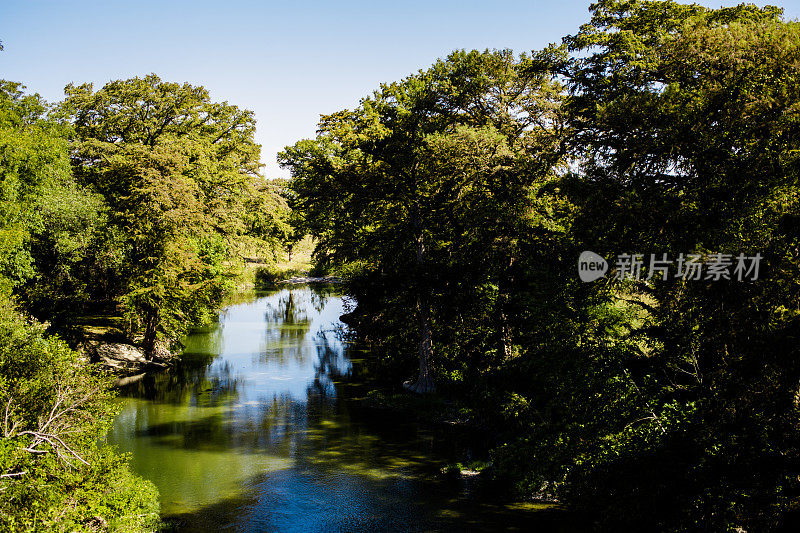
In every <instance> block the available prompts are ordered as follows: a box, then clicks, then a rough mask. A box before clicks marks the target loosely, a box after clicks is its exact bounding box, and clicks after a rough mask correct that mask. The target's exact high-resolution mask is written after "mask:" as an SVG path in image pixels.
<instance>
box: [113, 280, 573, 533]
mask: <svg viewBox="0 0 800 533" xmlns="http://www.w3.org/2000/svg"><path fill="white" fill-rule="evenodd" d="M345 311H346V309H345V300H344V299H343V298H342V297H341V296H339V295H337V294H336V293H334V292H332V291H331V290H330V289H318V288H310V287H305V286H304V287H292V288H286V289H283V290H280V291H277V292H274V293H271V294H266V295H259V296H256V295H249V296H242V297H241V298H240V299H239V301H238V302H235V303H233V304H232V305H230V306H229V307H227V309H226V310H225V311H224V312H223V313H222V314H221V316H220V320H219V324H218V325H216V326H215V327H211V328H208V329H206V330H204V331H199V332H196V333H194V334H192V335H190V336H189V337H188V339H187V341H186V349H185V353H184V355H183V356H182V362H181V363H180V365H179V366H178V368H176V369H174V370H171V371H169V372H165V373H161V374H157V375H152V376H147V377H145V378H144V379H143V380H142V381H140V382H138V383H136V384H134V385H131V386H129V387H128V388H127V389H125V390H124V391H123V392H122V398H121V401H122V402H124V407H123V410H122V412H121V414H120V415H119V416H118V417H117V419H116V421H115V423H114V427H113V428H112V430H111V432H110V433H109V436H108V441H109V442H110V443H111V444H114V445H117V446H118V447H119V449H120V450H121V451H124V452H130V453H131V454H132V466H133V469H134V470H135V471H136V472H137V473H138V474H140V475H142V476H144V477H146V478H148V479H150V480H152V481H153V482H155V484H156V485H157V486H158V489H159V491H160V494H161V504H162V511H163V514H164V516H165V517H166V518H168V519H169V520H171V521H172V523H174V524H176V525H177V529H178V530H180V531H223V530H224V531H258V532H267V531H439V530H448V531H464V530H480V531H493V530H523V531H527V530H538V531H551V530H553V529H554V527H555V526H556V525H557V524H559V521H558V515H557V514H556V515H553V513H549V512H542V511H539V512H536V511H535V510H534V507H535V506H530V505H528V506H495V505H489V504H479V503H478V502H476V501H473V499H472V498H471V497H470V487H469V484H465V483H462V482H460V481H456V482H452V481H451V482H445V481H443V480H442V476H440V475H438V467H439V466H440V465H441V464H442V457H441V456H437V455H436V453H439V450H440V449H441V448H442V446H441V444H442V443H440V442H439V440H441V437H440V436H437V435H435V434H433V433H430V432H426V431H424V430H421V429H419V428H417V427H416V426H415V425H414V424H413V423H411V422H408V421H402V420H398V419H396V416H395V415H392V414H388V413H383V414H377V415H376V414H375V413H374V412H369V411H366V410H364V409H363V408H359V407H358V404H357V403H356V402H353V401H352V397H354V396H357V395H358V393H357V392H356V391H357V387H355V386H352V385H345V384H343V383H341V382H340V378H341V377H342V376H344V375H347V374H348V372H349V371H350V370H351V365H352V364H354V363H357V359H356V358H355V357H354V352H353V349H352V348H349V347H348V345H347V344H346V342H344V340H343V336H342V332H343V331H344V328H345V326H344V325H343V324H342V323H341V322H340V321H339V316H340V315H341V314H342V313H343V312H345ZM444 444H447V443H444ZM451 444H452V443H451ZM444 448H448V446H444ZM561 525H563V524H561ZM556 529H560V528H556Z"/></svg>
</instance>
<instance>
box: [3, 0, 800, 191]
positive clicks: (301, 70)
mask: <svg viewBox="0 0 800 533" xmlns="http://www.w3.org/2000/svg"><path fill="white" fill-rule="evenodd" d="M590 3H591V2H590V1H589V0H561V1H550V2H547V1H540V0H528V1H502V0H499V1H489V0H482V1H474V0H449V1H434V0H428V1H419V0H406V1H396V2H378V1H377V0H373V1H370V2H366V1H360V0H356V1H354V0H341V1H339V2H329V3H327V2H309V1H295V2H292V1H284V2H280V3H278V2H268V1H262V2H256V1H244V0H225V1H216V2H207V1H203V0H194V1H168V0H162V1H160V2H159V1H151V0H139V1H131V2H124V3H123V2H119V1H114V0H102V1H81V0H70V1H66V0H61V1H57V0H50V1H39V0H2V3H1V4H0V40H2V41H3V45H4V46H5V51H4V52H0V78H4V79H8V80H13V81H20V82H23V83H24V84H25V85H27V86H28V88H29V90H30V91H32V92H38V93H39V94H41V95H42V96H43V97H44V98H45V99H47V100H48V101H51V102H52V101H57V100H60V99H61V98H62V96H63V89H64V86H65V85H66V84H67V83H69V82H75V83H83V82H93V83H94V84H95V86H96V87H99V86H101V85H102V84H104V83H105V82H107V81H109V80H112V79H120V78H129V77H133V76H137V75H144V74H148V73H150V72H155V73H156V74H158V75H159V76H161V78H162V79H164V80H168V81H178V82H183V81H188V82H190V83H192V84H196V85H203V86H205V87H206V88H207V89H209V91H210V92H211V96H212V98H213V99H214V100H218V101H221V100H227V101H229V102H231V103H233V104H236V105H238V106H240V107H243V108H247V109H251V110H253V111H255V113H256V118H257V120H258V133H257V135H256V140H257V141H258V142H260V143H261V144H262V145H263V152H262V161H263V162H264V163H265V165H266V167H265V174H266V175H267V176H270V177H274V176H279V175H285V174H284V173H283V171H281V170H279V169H278V166H277V164H276V163H275V154H276V153H277V152H278V151H280V150H281V149H282V148H283V147H284V146H285V145H287V144H293V143H294V142H295V141H296V140H298V139H301V138H305V137H313V136H314V133H315V130H316V124H317V120H318V118H319V115H320V114H326V113H332V112H334V111H337V110H339V109H343V108H351V107H353V106H355V105H356V104H357V103H358V100H359V98H361V97H362V96H364V95H366V94H369V93H370V92H371V91H372V90H373V89H375V88H377V86H378V84H379V83H380V82H384V81H394V80H398V79H401V78H402V77H404V76H406V75H408V74H409V73H412V72H415V71H416V70H418V69H420V68H425V67H427V66H428V65H430V64H431V63H433V62H434V61H435V60H436V59H437V58H439V57H443V56H445V55H447V53H448V52H450V51H452V50H455V49H460V48H466V49H473V48H476V49H480V50H482V49H485V48H498V49H500V48H511V49H513V50H515V51H517V52H522V51H530V50H532V49H536V48H541V47H543V46H545V45H547V44H548V43H550V42H556V41H560V38H561V37H562V36H564V35H566V34H569V33H574V32H576V31H577V29H578V27H579V26H580V25H581V24H583V23H584V22H586V21H588V19H589V12H588V7H589V4H590ZM698 3H701V4H703V5H707V6H709V7H719V6H720V5H736V4H737V3H739V2H736V1H733V2H729V1H721V0H717V1H700V2H698ZM755 3H756V4H758V5H764V4H778V5H782V6H783V7H784V9H785V11H786V16H787V18H791V19H796V18H798V17H800V1H798V0H784V1H783V2H780V1H777V0H773V1H772V2H755Z"/></svg>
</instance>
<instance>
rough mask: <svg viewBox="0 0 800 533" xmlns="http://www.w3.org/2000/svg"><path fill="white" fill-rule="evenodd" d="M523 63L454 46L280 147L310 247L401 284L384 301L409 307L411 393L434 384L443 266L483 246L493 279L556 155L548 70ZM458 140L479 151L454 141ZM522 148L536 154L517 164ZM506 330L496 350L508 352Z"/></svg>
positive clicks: (509, 259)
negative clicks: (535, 185)
mask: <svg viewBox="0 0 800 533" xmlns="http://www.w3.org/2000/svg"><path fill="white" fill-rule="evenodd" d="M527 61H528V60H527V59H526V58H524V57H523V58H521V59H519V60H518V59H516V58H515V57H514V56H513V54H511V53H510V52H508V51H504V52H484V53H478V52H470V53H467V52H456V53H454V54H452V55H451V56H450V57H448V58H447V60H445V61H439V62H437V63H436V64H435V65H434V66H433V67H431V68H430V69H429V70H427V71H424V72H420V73H418V74H415V75H412V76H409V77H407V78H406V79H404V80H403V81H402V82H399V83H392V84H385V85H382V86H381V88H380V90H378V91H376V92H375V93H373V95H372V96H371V97H368V98H365V99H363V100H362V101H361V104H360V106H359V107H358V108H357V109H355V110H353V111H341V112H339V113H336V114H334V115H330V116H326V117H323V119H322V121H321V123H320V130H319V131H320V133H319V135H318V137H317V139H316V140H313V141H310V140H308V141H300V142H298V143H297V144H296V145H294V146H293V147H288V148H287V149H286V151H285V152H283V153H282V154H281V156H280V160H281V163H282V165H283V166H285V167H288V168H290V169H291V171H292V176H293V178H292V181H291V182H290V187H291V188H292V190H293V191H294V193H295V194H296V195H297V198H296V201H295V203H294V205H293V207H294V208H295V209H296V210H298V211H300V212H301V213H302V214H303V217H304V219H305V224H306V227H307V228H308V230H309V231H310V232H311V233H312V234H314V235H315V236H317V237H318V238H319V246H318V250H319V252H318V253H319V255H320V256H321V257H322V258H323V259H324V260H328V261H334V262H339V263H346V262H348V261H366V262H367V263H368V264H370V265H371V266H372V268H373V269H374V271H376V272H379V273H380V275H382V276H385V277H387V278H388V279H390V280H391V282H390V283H393V284H396V285H397V287H398V288H399V289H400V291H398V292H394V293H393V294H394V296H392V298H393V299H394V300H395V301H394V302H393V304H392V305H393V306H394V307H395V308H396V309H398V310H399V309H400V308H406V309H408V308H410V309H413V312H414V315H415V322H416V336H417V344H418V350H417V360H418V367H419V369H418V377H417V379H416V380H415V381H413V382H407V384H406V385H407V387H408V388H410V389H411V390H414V391H416V392H429V391H432V390H433V388H434V379H433V371H432V369H431V364H432V359H433V355H434V347H433V336H434V333H435V332H434V331H433V323H434V320H435V318H434V314H435V313H437V312H438V310H441V309H442V308H443V306H444V305H445V304H444V303H443V302H444V301H445V300H446V299H447V297H448V296H447V295H446V292H447V290H448V287H446V285H445V284H444V283H443V281H444V280H445V279H446V278H447V276H445V275H443V272H444V271H445V270H447V269H448V268H452V267H453V266H456V268H458V267H461V266H463V265H464V262H463V260H464V257H463V256H457V257H455V258H454V257H453V253H454V252H457V253H475V252H476V251H479V250H480V252H479V253H480V255H481V257H486V259H487V262H490V261H491V260H492V259H491V258H490V256H491V255H492V254H497V255H500V256H502V257H503V259H502V260H501V262H502V264H503V265H504V267H503V268H504V270H503V271H501V272H495V274H494V276H495V277H497V276H499V278H501V279H503V280H504V281H505V280H506V279H507V278H508V272H507V270H508V267H509V266H510V265H512V264H513V261H514V259H513V256H514V253H515V252H514V251H513V244H512V243H513V240H514V238H513V237H510V238H509V239H505V237H503V236H502V234H503V233H504V232H506V231H507V230H509V229H510V228H509V227H508V226H509V225H510V224H512V222H509V221H510V220H513V219H514V217H515V216H516V215H517V214H518V212H519V210H520V209H522V208H521V207H520V206H519V205H518V204H517V202H518V200H519V199H520V198H522V199H524V198H525V197H526V194H525V192H524V191H525V190H526V188H527V187H529V186H530V184H531V183H532V182H533V181H535V180H536V179H539V178H541V177H542V176H543V175H546V174H547V173H548V172H550V171H551V169H552V167H553V165H554V164H555V162H556V161H557V159H558V156H557V151H558V150H557V146H556V145H557V143H555V144H554V142H553V139H555V138H556V137H555V136H554V135H553V134H552V131H553V130H554V129H555V127H556V122H557V120H556V115H555V113H554V112H555V109H557V95H558V90H557V88H556V87H555V86H553V85H552V83H551V82H550V80H549V79H548V78H545V77H542V76H536V75H531V76H528V75H526V73H525V65H526V62H527ZM464 142H468V143H472V144H471V145H470V148H472V147H473V146H477V148H478V150H477V152H475V153H471V152H468V151H466V150H464V149H461V148H459V145H460V144H461V143H464ZM522 154H527V155H528V156H533V155H537V156H541V159H540V161H539V162H538V163H537V164H533V163H531V162H530V160H526V161H524V162H523V161H522V159H523V158H522ZM476 163H477V165H476ZM523 166H524V167H525V169H524V170H523V169H522V167H523ZM512 168H513V169H515V170H513V171H512V170H511V169H512ZM470 217H479V219H480V220H482V221H485V222H486V223H487V225H486V226H481V228H482V229H483V230H487V231H485V233H482V234H481V233H479V232H470V230H469V229H465V228H469V227H470V224H475V222H476V221H475V219H474V218H473V219H472V220H471V221H470V220H469V219H470ZM459 224H462V225H461V226H459ZM473 227H474V226H473ZM459 229H464V230H465V231H467V232H468V236H467V238H466V239H465V238H464V235H462V234H460V233H457V231H458V230H459ZM470 239H472V240H473V242H470ZM474 240H479V241H481V242H482V244H476V243H475V242H474ZM484 245H485V246H484ZM484 248H487V249H488V250H491V251H486V250H485V249H484ZM454 259H455V260H454ZM459 260H462V261H461V262H460V261H459ZM491 268H493V267H490V269H491ZM485 274H486V272H485V271H484V275H485ZM481 281H485V280H481ZM501 285H502V288H501V289H500V292H501V293H502V295H501V296H500V300H501V301H502V300H503V299H504V298H506V297H507V294H506V288H505V287H506V285H505V284H503V283H501ZM400 292H405V293H407V294H410V295H412V296H410V297H404V296H403V294H401V293H400ZM505 305H506V304H505V303H501V304H500V308H501V309H500V311H499V313H498V316H499V318H500V320H501V321H502V320H504V318H503V316H504V313H505V311H504V310H503V307H504V306H505ZM505 331H506V333H503V334H502V335H501V337H502V340H501V341H500V343H501V344H502V345H503V348H502V349H501V351H502V352H503V353H507V354H510V344H511V340H510V338H509V335H508V331H507V328H506V330H505Z"/></svg>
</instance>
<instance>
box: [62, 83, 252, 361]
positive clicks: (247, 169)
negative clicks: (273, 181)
mask: <svg viewBox="0 0 800 533" xmlns="http://www.w3.org/2000/svg"><path fill="white" fill-rule="evenodd" d="M66 95H67V97H66V99H65V101H64V102H63V104H62V105H61V108H60V111H59V115H60V116H61V117H62V118H63V119H64V120H66V121H68V122H69V123H70V124H71V125H72V126H73V127H74V131H75V141H74V142H73V145H72V158H73V167H74V169H75V174H76V176H77V178H78V179H79V180H80V182H81V183H83V184H85V185H86V186H88V187H90V188H92V189H93V190H95V191H97V192H98V193H100V194H102V195H103V197H104V198H105V201H106V203H107V204H108V206H109V208H110V211H109V216H110V223H111V224H112V225H113V226H114V227H115V228H118V229H119V231H121V233H122V235H123V239H122V241H123V242H122V245H121V246H119V249H117V250H116V253H117V254H120V255H121V256H122V257H123V258H124V259H123V260H122V261H121V266H120V270H121V272H120V275H119V279H120V280H121V287H119V289H118V292H117V294H116V296H117V297H118V298H119V299H120V301H121V302H122V303H123V304H124V306H125V309H126V311H127V315H128V317H129V318H130V320H131V323H132V324H133V326H134V328H133V329H138V328H141V329H142V330H143V333H144V340H143V346H144V348H145V350H146V351H147V352H151V351H152V350H153V348H154V345H155V341H156V338H157V336H158V335H160V334H164V335H165V336H167V337H174V336H175V335H176V334H177V333H178V332H180V331H181V329H182V328H184V327H185V326H186V324H187V323H191V322H192V321H193V320H196V319H197V318H198V317H201V316H203V312H204V309H205V308H206V307H208V306H209V305H210V304H213V303H214V302H215V301H216V300H217V299H218V297H219V295H220V292H221V289H222V286H223V285H224V282H225V279H226V275H227V274H226V273H227V272H228V270H229V264H228V261H229V260H230V259H231V258H232V257H233V256H234V252H235V250H236V247H235V243H236V239H237V237H238V236H241V235H242V234H243V233H244V232H245V231H246V230H247V228H246V225H245V222H244V214H245V206H246V204H247V202H248V201H250V199H251V198H252V197H253V195H254V190H255V187H256V186H257V185H258V182H259V181H260V177H259V176H258V168H259V164H260V163H259V151H260V147H259V145H257V144H256V143H255V142H254V141H253V134H254V132H255V120H254V118H253V114H252V112H250V111H244V110H240V109H239V108H237V107H236V106H233V105H230V104H228V103H225V102H223V103H214V102H212V101H211V100H210V97H209V95H208V92H207V91H206V90H205V89H204V88H202V87H195V86H192V85H190V84H188V83H186V84H183V85H180V84H177V83H167V82H162V81H161V80H160V79H159V78H158V77H157V76H155V75H153V74H151V75H148V76H145V77H144V78H132V79H129V80H119V81H114V82H110V83H108V84H106V85H105V86H104V87H103V88H101V89H100V90H98V91H94V89H93V87H92V85H91V84H85V85H81V86H73V85H70V86H68V87H67V88H66Z"/></svg>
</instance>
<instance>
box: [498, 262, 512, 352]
mask: <svg viewBox="0 0 800 533" xmlns="http://www.w3.org/2000/svg"><path fill="white" fill-rule="evenodd" d="M506 263H507V266H506V268H505V269H503V272H501V273H500V279H499V282H498V294H497V309H498V316H497V321H498V329H499V331H498V355H499V356H500V357H501V358H502V360H503V361H508V360H510V359H512V358H513V357H514V336H513V332H512V331H511V323H510V322H509V320H508V313H509V302H510V300H511V296H510V294H509V289H510V287H511V286H513V284H514V277H513V273H512V272H511V268H512V267H513V265H514V256H513V255H509V256H508V260H507V261H506Z"/></svg>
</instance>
